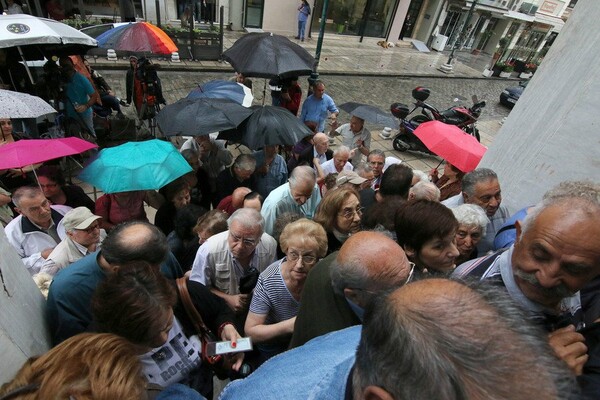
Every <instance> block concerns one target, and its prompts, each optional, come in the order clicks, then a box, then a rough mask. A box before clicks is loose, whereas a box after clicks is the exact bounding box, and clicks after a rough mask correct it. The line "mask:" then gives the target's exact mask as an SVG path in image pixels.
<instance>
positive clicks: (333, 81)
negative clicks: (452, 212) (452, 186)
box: [100, 70, 515, 171]
mask: <svg viewBox="0 0 600 400" xmlns="http://www.w3.org/2000/svg"><path fill="white" fill-rule="evenodd" d="M100 72H101V73H102V74H103V76H104V77H105V78H106V80H107V81H108V82H109V84H110V85H111V86H112V87H113V88H114V89H115V90H116V92H117V94H118V95H120V96H121V97H125V74H124V71H102V70H101V71H100ZM159 76H160V78H161V80H162V83H163V92H164V96H165V98H166V99H167V103H173V102H175V101H177V100H179V99H181V98H183V97H185V96H187V94H188V93H189V92H190V90H192V89H193V88H194V87H195V86H196V85H197V84H198V83H204V82H207V81H210V80H213V79H228V78H230V77H231V74H230V73H215V72H196V71H194V72H175V71H160V72H159ZM321 78H322V79H323V81H324V82H325V85H326V92H327V93H328V94H329V95H330V96H332V97H333V99H334V100H335V102H336V104H338V105H339V104H342V103H344V102H347V101H357V102H363V103H367V104H371V105H375V106H378V107H380V108H381V109H383V110H388V109H389V106H390V104H392V103H394V102H401V103H405V104H408V105H411V104H412V97H411V94H410V93H411V90H412V89H413V88H415V87H416V86H425V87H428V88H429V89H431V91H432V94H431V97H430V98H429V100H428V102H429V103H431V104H433V105H434V106H436V107H438V108H440V109H445V108H448V107H450V106H452V105H453V97H454V96H455V95H460V96H463V97H466V98H467V99H468V100H467V101H465V102H464V104H465V105H467V106H470V105H471V102H470V99H471V96H472V95H474V94H475V95H477V96H478V97H479V99H481V100H486V101H487V106H486V107H485V108H484V109H483V112H482V115H481V118H480V120H479V122H478V127H479V130H480V132H481V136H482V143H484V144H485V145H489V144H490V143H491V142H492V141H493V138H494V136H495V135H496V133H497V131H498V130H499V129H500V122H501V121H502V119H503V118H504V117H506V116H507V115H508V112H509V110H508V109H507V108H505V107H502V106H500V105H499V103H498V97H499V95H500V92H501V91H502V89H504V88H505V87H507V86H511V85H514V84H515V83H514V82H507V81H501V80H485V79H465V78H450V77H441V78H431V77H411V78H399V77H383V76H382V77H369V76H360V77H352V76H327V75H321ZM253 83H254V84H253V86H254V88H253V92H254V95H255V100H254V103H255V104H261V103H262V97H263V85H264V80H263V79H253ZM300 84H301V85H302V89H303V91H304V95H305V93H306V87H307V83H306V80H305V78H302V79H301V81H300ZM303 100H304V96H303ZM265 104H270V94H269V91H268V88H267V95H266V99H265ZM134 110H135V109H134V108H133V107H129V108H127V109H124V111H125V112H126V113H129V114H130V115H132V116H133V113H134ZM339 118H340V122H342V123H344V122H348V121H349V119H350V116H349V115H348V114H346V113H344V112H343V111H342V112H341V113H340V117H339ZM367 127H368V128H369V129H370V130H371V132H372V133H373V144H372V147H373V148H381V149H383V150H385V151H386V153H387V154H389V155H393V156H395V157H398V158H400V159H402V160H404V161H405V162H407V163H408V164H409V165H410V166H411V167H412V168H415V169H421V170H424V171H428V170H429V169H431V168H432V167H434V166H436V165H437V164H438V163H439V159H438V158H436V157H431V156H426V155H424V154H421V153H413V152H406V153H399V152H396V151H394V150H393V148H392V141H391V140H383V139H381V138H380V137H379V134H378V133H379V132H380V131H381V129H382V128H383V127H382V126H373V125H371V124H367Z"/></svg>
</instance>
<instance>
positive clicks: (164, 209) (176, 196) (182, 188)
mask: <svg viewBox="0 0 600 400" xmlns="http://www.w3.org/2000/svg"><path fill="white" fill-rule="evenodd" d="M161 193H163V194H164V196H165V198H166V200H167V201H165V202H164V203H163V205H162V206H160V208H159V209H158V210H157V211H156V216H155V217H154V225H156V226H157V227H158V228H159V229H160V230H161V231H162V233H164V234H165V235H168V234H169V233H171V231H173V229H174V228H175V217H176V216H177V210H180V209H182V208H183V207H185V206H187V205H188V204H190V199H191V197H190V186H189V185H188V181H187V180H186V179H185V178H184V177H181V178H178V179H175V180H174V181H173V182H171V183H169V184H168V185H167V186H165V187H164V188H163V189H161Z"/></svg>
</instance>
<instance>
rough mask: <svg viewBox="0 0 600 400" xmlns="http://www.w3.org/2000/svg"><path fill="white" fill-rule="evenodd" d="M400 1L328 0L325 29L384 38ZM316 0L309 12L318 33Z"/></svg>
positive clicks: (319, 6) (321, 4) (313, 28)
mask: <svg viewBox="0 0 600 400" xmlns="http://www.w3.org/2000/svg"><path fill="white" fill-rule="evenodd" d="M398 1H399V0H330V1H329V7H328V9H327V24H326V25H325V30H326V32H330V33H337V34H340V35H353V36H369V37H386V35H387V33H388V31H389V29H390V25H391V22H392V20H393V18H394V15H395V12H396V7H397V4H398ZM322 7H323V2H322V1H319V2H317V4H316V5H315V9H314V10H313V12H312V24H311V30H312V32H318V31H319V28H320V23H321V14H322V12H323V8H322Z"/></svg>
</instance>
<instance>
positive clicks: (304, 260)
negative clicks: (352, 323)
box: [244, 218, 327, 361]
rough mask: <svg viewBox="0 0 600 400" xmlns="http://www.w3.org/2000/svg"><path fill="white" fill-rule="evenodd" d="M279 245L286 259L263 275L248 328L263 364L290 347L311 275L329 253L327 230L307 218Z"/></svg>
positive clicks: (292, 227) (289, 228) (293, 226)
mask: <svg viewBox="0 0 600 400" xmlns="http://www.w3.org/2000/svg"><path fill="white" fill-rule="evenodd" d="M279 242H280V244H281V249H282V250H283V252H284V253H285V254H286V256H285V257H284V258H282V259H281V260H279V261H276V262H275V263H273V264H271V265H270V266H269V267H267V269H266V270H264V271H263V272H262V273H261V274H260V276H259V278H258V283H257V284H256V287H255V289H254V294H253V296H252V303H251V304H250V312H249V313H248V318H247V319H246V326H245V329H244V330H245V332H246V334H247V335H249V336H250V337H251V338H252V341H253V343H256V344H257V345H258V349H259V351H260V353H261V361H264V360H266V359H268V358H270V357H272V356H274V355H276V354H279V353H281V352H283V351H285V350H286V349H287V348H288V345H289V340H290V339H291V335H292V332H293V331H294V323H295V322H296V314H298V309H299V308H300V296H301V294H302V289H303V288H304V282H305V281H306V277H307V275H308V272H309V271H310V270H311V269H312V267H314V266H315V264H316V263H317V261H318V260H319V259H320V258H322V257H323V256H325V253H326V252H327V235H326V234H325V230H324V229H323V227H322V226H321V225H319V224H317V223H316V222H313V221H310V220H308V219H306V218H302V219H299V220H297V221H294V222H292V223H290V224H288V225H286V227H285V228H284V229H283V232H281V236H280V237H279Z"/></svg>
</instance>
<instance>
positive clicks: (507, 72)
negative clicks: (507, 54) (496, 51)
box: [500, 63, 515, 78]
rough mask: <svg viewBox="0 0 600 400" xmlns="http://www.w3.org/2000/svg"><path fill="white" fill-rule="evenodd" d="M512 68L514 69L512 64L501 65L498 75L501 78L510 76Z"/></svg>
mask: <svg viewBox="0 0 600 400" xmlns="http://www.w3.org/2000/svg"><path fill="white" fill-rule="evenodd" d="M514 70H515V67H514V66H513V65H511V64H508V63H506V64H504V66H503V67H502V72H500V77H501V78H510V76H511V75H512V73H513V71H514Z"/></svg>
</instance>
